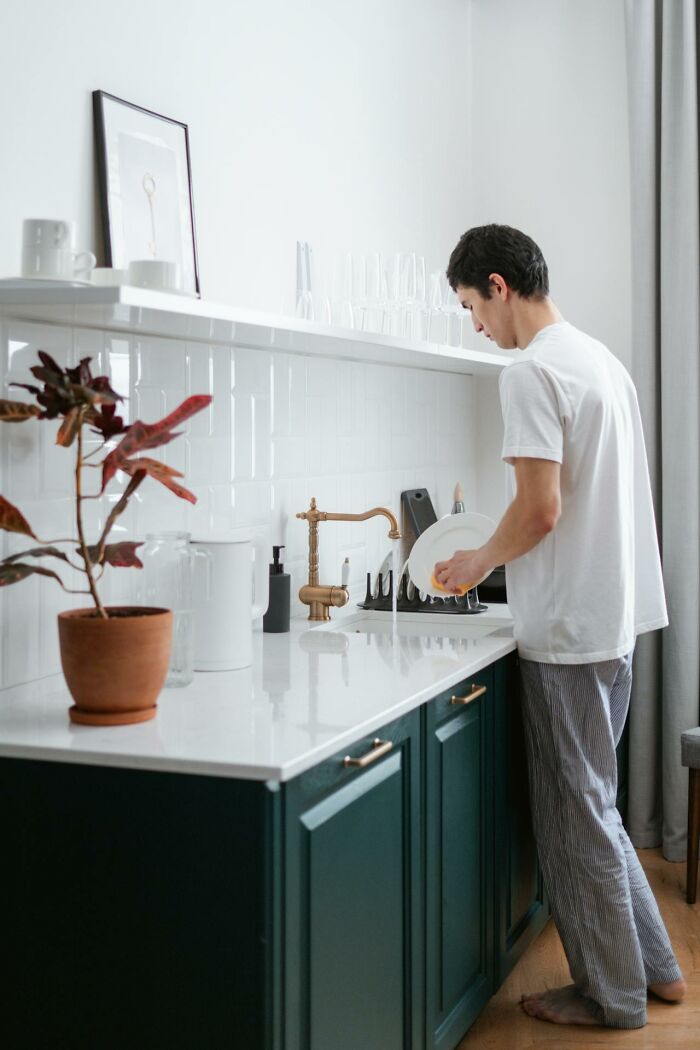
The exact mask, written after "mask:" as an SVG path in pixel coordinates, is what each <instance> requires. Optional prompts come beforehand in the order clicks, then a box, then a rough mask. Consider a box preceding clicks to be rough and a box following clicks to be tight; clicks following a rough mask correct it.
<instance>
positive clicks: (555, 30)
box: [465, 0, 632, 366]
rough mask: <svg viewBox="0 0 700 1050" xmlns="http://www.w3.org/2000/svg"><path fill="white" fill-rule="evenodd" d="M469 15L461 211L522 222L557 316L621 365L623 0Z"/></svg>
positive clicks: (528, 5) (625, 181) (624, 354)
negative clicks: (540, 260)
mask: <svg viewBox="0 0 700 1050" xmlns="http://www.w3.org/2000/svg"><path fill="white" fill-rule="evenodd" d="M472 16H473V25H472V35H471V40H472V46H471V52H470V54H471V66H472V72H473V83H472V100H473V109H472V134H471V142H470V156H471V170H472V187H473V196H472V198H471V201H470V205H471V206H470V207H469V208H468V209H465V218H466V219H468V221H469V223H470V224H473V225H480V224H481V223H486V222H503V223H508V224H510V225H512V226H517V227H519V228H520V229H523V230H524V231H525V232H526V233H529V234H530V236H532V237H533V238H534V239H535V241H537V243H538V244H539V245H540V247H541V249H542V251H543V252H544V255H545V258H546V259H547V263H548V265H549V270H550V281H551V288H552V294H553V297H554V299H555V300H556V302H557V304H558V306H559V308H560V309H561V311H562V313H563V314H564V316H565V317H566V319H567V320H569V321H571V322H572V323H573V324H576V325H578V326H579V327H581V328H583V329H585V330H586V331H588V332H590V334H591V335H594V336H595V337H596V338H599V339H602V340H603V342H605V343H606V344H607V345H608V346H609V348H610V349H611V350H612V352H613V353H615V354H616V355H617V356H618V357H619V358H620V359H621V360H622V361H623V363H624V364H626V365H628V366H629V363H630V360H631V353H632V346H631V334H630V318H631V278H630V265H631V257H630V212H629V180H630V170H629V156H628V118H627V87H626V65H625V39H624V4H623V0H585V2H581V0H499V2H498V3H493V2H491V0H472ZM465 228H466V224H465ZM475 345H476V344H475Z"/></svg>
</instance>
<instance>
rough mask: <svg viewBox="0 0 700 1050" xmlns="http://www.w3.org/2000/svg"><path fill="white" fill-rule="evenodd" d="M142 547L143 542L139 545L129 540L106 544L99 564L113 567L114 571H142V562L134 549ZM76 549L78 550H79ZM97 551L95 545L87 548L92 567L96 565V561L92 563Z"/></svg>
mask: <svg viewBox="0 0 700 1050" xmlns="http://www.w3.org/2000/svg"><path fill="white" fill-rule="evenodd" d="M142 546H143V540H141V542H139V543H134V542H132V541H131V540H124V541H123V542H121V543H107V544H105V549H104V552H103V555H102V561H101V562H100V564H104V563H106V564H107V565H113V566H114V568H116V569H128V568H134V569H142V568H143V562H142V561H141V559H140V558H139V556H138V555H137V553H136V548H137V547H142ZM77 549H78V550H80V548H77ZM98 551H99V548H98V546H97V544H95V546H93V547H88V554H89V555H90V561H92V563H93V565H96V564H97V561H93V558H95V559H96V558H97V555H98Z"/></svg>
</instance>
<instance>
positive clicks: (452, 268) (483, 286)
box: [447, 223, 549, 299]
mask: <svg viewBox="0 0 700 1050" xmlns="http://www.w3.org/2000/svg"><path fill="white" fill-rule="evenodd" d="M492 273H499V274H500V275H501V277H502V278H503V280H504V281H505V282H506V284H507V285H508V287H509V288H512V290H513V291H514V292H517V293H518V295H521V296H522V297H523V299H544V298H545V297H546V296H547V295H549V273H548V271H547V263H546V262H545V261H544V256H543V255H542V252H541V251H540V249H539V248H538V247H537V245H536V244H535V242H534V241H533V240H532V238H531V237H528V236H527V234H526V233H521V232H520V230H515V229H513V227H512V226H498V225H496V223H491V224H490V225H489V226H474V227H473V229H471V230H467V232H466V233H465V234H463V235H462V236H461V237H460V239H459V244H458V245H457V247H456V248H455V250H454V251H453V252H452V255H451V256H450V261H449V263H448V265H447V279H448V281H449V282H450V285H451V286H452V288H453V289H454V290H455V291H456V289H457V285H458V284H461V285H463V286H464V287H465V288H476V290H477V292H478V293H479V294H480V295H481V297H482V299H490V298H491V283H492V282H491V281H489V274H492Z"/></svg>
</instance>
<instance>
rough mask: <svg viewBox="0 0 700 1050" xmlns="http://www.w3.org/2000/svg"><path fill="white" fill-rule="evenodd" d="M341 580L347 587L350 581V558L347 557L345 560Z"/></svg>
mask: <svg viewBox="0 0 700 1050" xmlns="http://www.w3.org/2000/svg"><path fill="white" fill-rule="evenodd" d="M340 582H341V585H342V586H343V587H347V585H348V584H349V582H350V559H349V558H346V559H345V561H344V562H343V566H342V569H341V573H340Z"/></svg>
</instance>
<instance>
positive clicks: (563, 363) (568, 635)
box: [499, 321, 668, 664]
mask: <svg viewBox="0 0 700 1050" xmlns="http://www.w3.org/2000/svg"><path fill="white" fill-rule="evenodd" d="M499 389H500V395H501V407H502V410H503V422H504V427H505V435H504V442H503V458H504V459H505V460H506V462H511V463H512V460H513V458H514V457H517V456H529V457H533V458H535V459H550V460H556V461H557V462H558V463H561V465H562V467H561V516H560V518H559V521H558V522H557V524H556V526H555V528H554V529H553V530H552V532H550V533H548V534H547V535H546V536H545V537H544V538H543V539H542V540H540V542H539V543H538V544H537V545H536V546H535V547H533V548H532V550H531V551H528V552H527V554H523V555H522V556H521V557H519V558H515V559H514V560H513V561H511V562H509V563H508V564H507V566H506V582H507V587H508V604H509V606H510V609H511V612H512V614H513V617H514V620H515V624H514V633H515V639H516V641H517V643H518V650H519V652H520V655H521V656H523V657H524V658H525V659H527V660H537V661H540V662H543V663H560V664H579V663H594V662H596V661H598V660H612V659H614V658H615V657H617V656H622V655H623V654H624V653H627V652H629V650H630V649H632V647H633V646H634V642H635V638H636V636H637V635H638V634H641V633H642V632H644V631H652V630H654V629H656V628H658V627H665V626H666V624H667V623H668V617H667V614H666V601H665V598H664V589H663V580H662V576H661V562H660V558H659V548H658V541H657V535H656V526H655V522H654V508H653V504H652V499H651V487H650V483H649V474H648V468H647V459H646V451H645V448H644V435H643V432H642V422H641V418H640V414H639V405H638V403H637V394H636V391H635V389H634V384H633V383H632V380H631V379H630V376H629V374H628V373H627V371H626V370H625V368H624V367H623V365H622V364H620V362H619V361H618V360H617V358H616V357H615V356H614V355H613V354H611V353H610V351H609V350H608V349H607V348H606V347H605V346H603V344H602V343H599V342H597V341H596V340H595V339H592V338H591V337H590V336H587V335H585V334H584V333H583V332H579V331H578V329H576V328H574V327H573V325H570V324H568V323H567V322H565V321H562V322H559V323H557V324H553V325H548V326H547V327H546V328H543V329H542V330H541V331H540V332H538V333H537V335H536V336H535V338H534V339H533V340H532V342H531V343H530V345H529V346H528V347H527V348H526V349H525V350H523V351H522V352H521V354H520V356H519V357H518V358H517V359H516V360H515V361H514V362H513V364H511V365H508V366H507V367H506V368H504V369H503V372H502V373H501V377H500V383H499ZM510 473H511V482H512V487H513V491H515V471H514V470H512V471H511V472H510Z"/></svg>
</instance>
